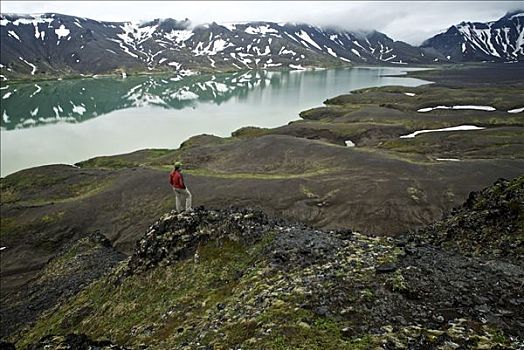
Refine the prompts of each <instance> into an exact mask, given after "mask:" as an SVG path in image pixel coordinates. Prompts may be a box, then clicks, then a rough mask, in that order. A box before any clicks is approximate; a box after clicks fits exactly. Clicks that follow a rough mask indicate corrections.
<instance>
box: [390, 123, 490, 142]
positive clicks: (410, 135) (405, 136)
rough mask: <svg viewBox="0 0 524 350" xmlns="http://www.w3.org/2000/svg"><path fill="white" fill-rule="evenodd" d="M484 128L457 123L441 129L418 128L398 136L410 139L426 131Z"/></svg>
mask: <svg viewBox="0 0 524 350" xmlns="http://www.w3.org/2000/svg"><path fill="white" fill-rule="evenodd" d="M482 129H485V128H483V127H480V126H475V125H459V126H452V127H449V128H443V129H428V130H418V131H415V132H413V133H411V134H409V135H402V136H400V138H401V139H411V138H413V137H415V136H417V135H419V134H425V133H428V132H441V131H467V130H482Z"/></svg>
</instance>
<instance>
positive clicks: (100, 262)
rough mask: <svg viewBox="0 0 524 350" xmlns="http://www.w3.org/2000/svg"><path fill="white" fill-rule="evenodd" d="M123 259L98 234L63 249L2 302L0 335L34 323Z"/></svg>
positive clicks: (105, 239)
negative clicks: (44, 313)
mask: <svg viewBox="0 0 524 350" xmlns="http://www.w3.org/2000/svg"><path fill="white" fill-rule="evenodd" d="M124 258H125V256H124V255H123V254H121V253H118V252H117V251H115V250H114V249H113V247H112V246H111V243H110V242H109V241H108V240H107V238H105V236H104V235H102V234H101V233H99V232H96V233H93V234H91V235H89V236H87V237H85V238H82V239H80V240H78V241H76V242H73V243H71V244H69V245H68V246H66V247H64V249H63V250H62V251H61V252H60V253H59V254H58V256H57V257H56V258H54V259H52V260H51V261H50V262H49V263H48V266H47V267H46V268H45V269H44V270H43V271H42V272H41V273H40V274H39V275H38V277H37V278H35V279H34V280H33V281H31V282H30V283H28V284H26V285H25V288H23V289H21V290H20V291H18V292H17V293H13V294H10V295H6V296H5V297H4V298H3V299H2V304H1V307H0V314H1V315H2V317H1V334H0V336H6V335H8V334H9V333H11V332H13V331H14V330H16V329H18V328H19V327H20V325H24V324H30V323H32V322H34V321H35V320H36V319H37V318H38V316H39V315H40V314H42V312H44V311H46V310H49V309H51V308H52V307H54V306H56V305H57V304H58V303H60V302H61V301H65V300H67V298H69V297H71V296H73V295H75V294H76V293H78V292H79V291H81V290H82V289H84V288H85V287H86V286H88V285H89V283H91V282H93V281H95V280H97V279H98V278H100V277H102V276H104V275H105V274H106V273H108V272H109V271H110V270H111V268H113V267H114V266H116V264H117V263H118V262H120V261H122V260H123V259H124Z"/></svg>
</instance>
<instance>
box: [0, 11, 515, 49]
mask: <svg viewBox="0 0 524 350" xmlns="http://www.w3.org/2000/svg"><path fill="white" fill-rule="evenodd" d="M519 7H520V8H521V7H522V2H520V1H480V2H475V3H473V2H471V1H460V2H459V1H453V2H446V1H443V2H438V1H437V2H416V1H410V2H409V5H408V4H407V2H401V1H400V2H399V1H385V2H382V1H370V2H332V1H322V2H320V1H310V2H309V1H308V2H293V1H278V2H267V1H260V2H258V1H250V2H247V1H246V2H237V1H234V2H231V1H212V2H207V1H198V2H183V1H182V2H179V1H177V2H154V1H151V2H133V3H132V6H129V4H128V3H126V2H121V1H108V2H105V1H104V2H98V1H94V2H92V1H82V2H76V1H70V2H68V1H47V2H37V1H20V2H11V1H5V2H3V3H2V10H1V11H2V13H44V12H54V13H65V14H69V15H73V16H82V17H88V18H96V19H98V20H103V21H128V20H132V21H137V20H151V19H153V18H163V17H171V18H177V19H184V18H189V19H191V21H192V23H193V24H195V25H197V24H202V23H211V22H213V21H215V22H218V23H227V22H239V21H271V22H304V23H310V24H314V25H320V26H334V27H338V28H339V29H344V30H372V29H374V30H378V31H380V32H383V33H385V34H387V35H388V36H390V37H394V38H396V40H402V41H405V42H408V43H410V44H412V45H419V44H421V43H422V41H423V40H425V39H427V38H428V37H430V36H433V35H436V34H438V33H440V32H443V31H445V30H446V29H447V28H448V27H450V26H451V25H454V24H456V23H459V22H461V21H471V22H485V21H489V20H493V19H494V18H500V17H502V16H503V15H504V14H505V13H507V12H511V11H515V10H517V9H518V8H519Z"/></svg>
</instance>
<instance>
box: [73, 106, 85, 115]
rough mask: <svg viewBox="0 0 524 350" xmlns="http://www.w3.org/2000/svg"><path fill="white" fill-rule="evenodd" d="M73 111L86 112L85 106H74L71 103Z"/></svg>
mask: <svg viewBox="0 0 524 350" xmlns="http://www.w3.org/2000/svg"><path fill="white" fill-rule="evenodd" d="M71 104H72V103H71ZM73 112H74V113H76V114H80V115H83V114H84V113H85V112H86V108H85V107H84V106H75V105H73Z"/></svg>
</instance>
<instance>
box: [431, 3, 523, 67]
mask: <svg viewBox="0 0 524 350" xmlns="http://www.w3.org/2000/svg"><path fill="white" fill-rule="evenodd" d="M421 47H422V48H424V49H430V50H435V51H437V52H439V53H440V54H442V55H443V56H445V57H446V58H447V59H448V60H451V61H460V62H462V61H496V62H508V61H523V60H524V11H518V12H513V13H508V14H506V15H505V16H504V17H502V18H500V19H499V20H497V21H493V22H487V23H479V22H462V23H460V24H457V25H454V26H452V27H450V28H449V29H448V30H447V31H446V32H444V33H441V34H438V35H436V36H434V37H432V38H430V39H428V40H426V41H425V42H424V43H423V44H422V45H421Z"/></svg>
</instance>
